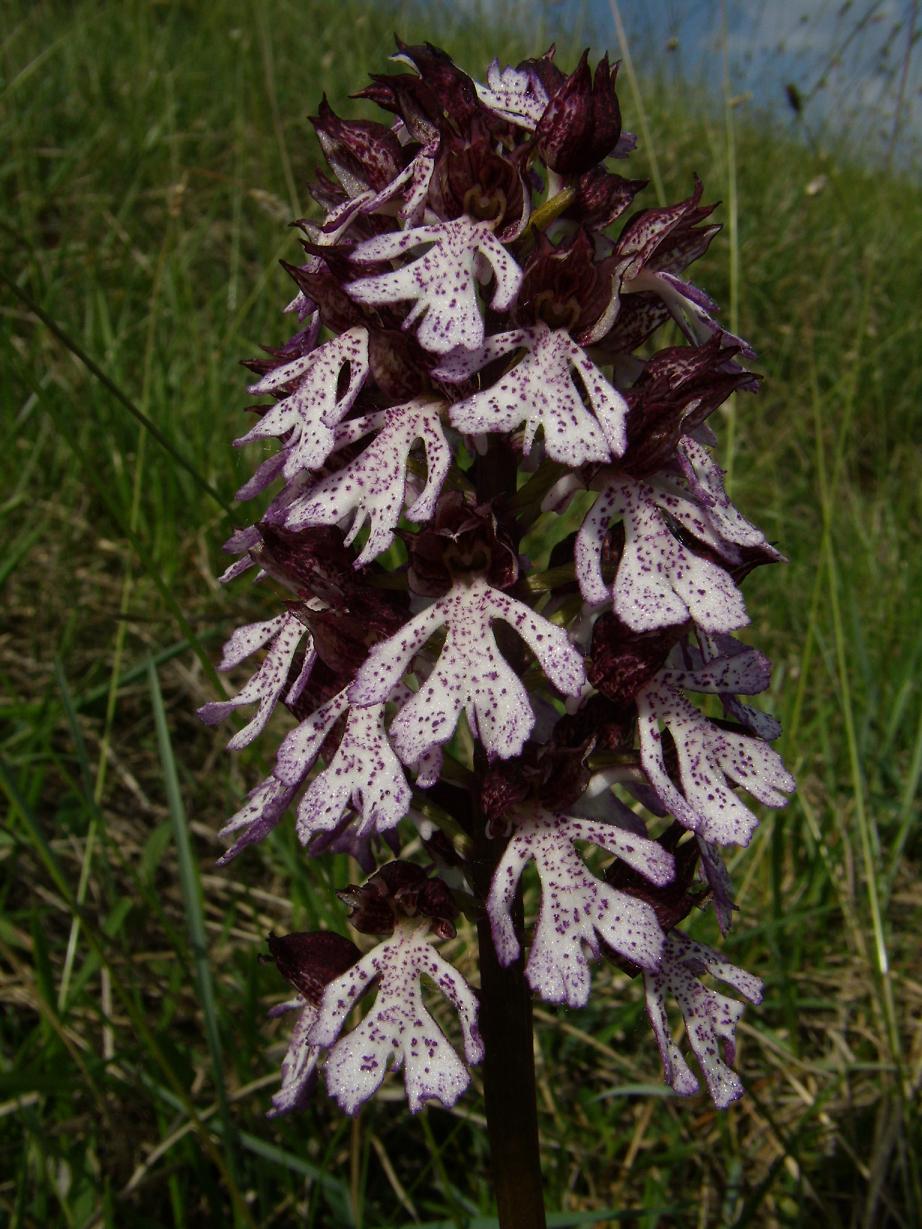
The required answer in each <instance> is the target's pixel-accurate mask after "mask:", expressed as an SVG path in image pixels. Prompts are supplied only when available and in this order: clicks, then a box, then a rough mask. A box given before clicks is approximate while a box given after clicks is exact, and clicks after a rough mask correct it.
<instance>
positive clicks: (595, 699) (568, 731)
mask: <svg viewBox="0 0 922 1229" xmlns="http://www.w3.org/2000/svg"><path fill="white" fill-rule="evenodd" d="M633 735H634V713H633V711H632V710H631V709H629V708H625V707H624V706H621V707H619V706H618V705H616V704H613V703H612V701H611V700H609V699H608V698H607V697H606V696H603V695H601V693H599V694H596V695H593V696H590V697H589V699H588V700H585V701H584V702H583V703H582V704H581V705H580V707H579V708H578V709H577V710H576V712H575V713H567V714H566V715H565V716H563V717H561V718H560V720H559V721H558V722H557V725H556V726H555V728H554V738H555V739H556V741H557V742H558V743H559V745H560V746H562V747H582V746H585V745H586V743H587V740H589V739H590V738H591V739H592V740H593V746H592V749H593V750H595V751H612V752H621V753H623V752H624V751H627V750H631V749H632V748H633V745H634V743H633Z"/></svg>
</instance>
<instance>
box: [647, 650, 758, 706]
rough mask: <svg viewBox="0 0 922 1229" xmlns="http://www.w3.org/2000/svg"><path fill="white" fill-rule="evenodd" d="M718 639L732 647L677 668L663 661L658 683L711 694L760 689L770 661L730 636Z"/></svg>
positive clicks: (756, 691) (745, 692)
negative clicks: (688, 665) (705, 658)
mask: <svg viewBox="0 0 922 1229" xmlns="http://www.w3.org/2000/svg"><path fill="white" fill-rule="evenodd" d="M721 640H722V642H724V643H726V642H727V641H729V642H730V645H732V646H733V648H732V649H729V646H728V649H729V651H727V652H725V653H724V654H721V655H720V656H714V657H709V658H708V659H707V660H699V661H696V662H694V664H693V665H692V666H691V667H690V668H689V667H678V666H675V665H673V664H672V661H671V660H670V661H669V662H667V666H666V669H665V670H662V671H660V674H659V679H660V682H662V683H665V684H667V686H669V687H673V688H678V689H681V688H685V689H686V690H688V691H703V692H710V693H712V694H718V695H719V694H721V693H722V692H732V693H733V694H738V695H744V696H754V695H757V694H758V693H759V692H760V691H764V690H765V689H766V687H768V685H769V683H770V682H771V674H772V664H771V662H770V661H769V660H768V658H767V657H766V656H765V654H764V653H760V652H759V651H758V649H752V648H749V647H748V646H747V645H744V644H740V642H739V641H737V640H733V638H732V637H730V636H724V637H721Z"/></svg>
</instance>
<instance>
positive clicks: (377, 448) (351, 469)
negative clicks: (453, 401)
mask: <svg viewBox="0 0 922 1229" xmlns="http://www.w3.org/2000/svg"><path fill="white" fill-rule="evenodd" d="M355 422H356V423H357V424H359V425H360V427H361V428H362V429H364V430H368V429H371V428H372V426H374V427H379V428H380V429H379V430H378V434H377V435H376V436H375V439H374V440H373V442H372V443H371V444H370V445H369V446H368V448H366V449H365V451H364V452H363V453H362V454H361V455H360V456H359V457H357V458H356V459H355V460H354V461H353V462H351V463H350V464H349V465H348V466H347V467H346V468H345V469H341V470H338V471H337V472H336V473H333V474H330V475H329V476H328V477H326V478H323V479H321V480H320V481H319V482H317V483H316V484H315V485H314V486H312V487H310V488H309V489H308V490H307V491H306V492H305V493H304V494H303V495H301V496H300V497H299V498H298V499H296V500H295V501H294V502H292V503H291V505H290V506H289V508H288V510H287V515H286V522H285V523H286V526H287V528H289V529H304V528H305V527H306V526H312V525H336V524H339V523H340V522H344V521H347V520H348V518H350V517H351V518H352V520H351V525H350V527H349V531H348V533H347V535H346V545H349V544H350V543H351V542H352V541H353V540H354V539H355V537H356V535H357V534H358V532H359V530H360V529H361V528H362V526H363V525H364V524H365V522H366V521H368V522H369V523H370V533H369V536H368V541H367V542H366V543H365V546H364V547H363V549H362V551H361V552H360V553H359V555H358V557H357V559H356V566H360V565H361V564H364V563H369V562H370V561H371V560H372V559H374V557H375V556H376V555H378V554H380V553H381V552H382V551H384V550H387V548H388V547H389V546H390V545H391V543H392V542H393V540H394V530H395V529H396V527H397V523H398V521H399V520H400V517H401V515H402V513H403V505H404V501H405V498H406V492H407V473H406V470H407V459H408V457H409V454H410V451H411V449H412V448H413V446H414V444H415V443H416V441H417V440H418V439H420V440H422V442H423V447H424V448H425V451H426V463H427V465H428V477H427V479H426V484H425V486H424V487H423V489H422V491H421V492H420V494H419V495H418V496H417V498H416V499H415V500H414V502H413V504H412V505H411V506H410V507H409V508H408V509H407V516H409V517H410V519H411V520H415V521H424V520H428V519H429V517H430V516H431V515H432V513H433V510H434V508H435V501H436V500H437V499H438V495H439V491H440V490H441V489H442V483H443V482H444V481H445V476H446V474H447V473H448V469H449V466H450V465H451V451H450V449H449V447H448V444H447V443H446V442H445V436H444V435H443V433H442V426H441V421H440V417H439V404H438V402H434V401H431V400H429V401H427V400H425V399H417V400H415V401H410V402H408V403H407V404H405V405H399V406H393V407H392V408H391V409H389V410H385V411H384V412H383V413H382V414H380V415H373V416H371V417H370V418H369V419H368V420H355ZM345 426H346V427H350V426H353V424H352V423H346V424H345Z"/></svg>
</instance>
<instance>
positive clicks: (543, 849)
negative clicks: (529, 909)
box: [487, 811, 673, 1007]
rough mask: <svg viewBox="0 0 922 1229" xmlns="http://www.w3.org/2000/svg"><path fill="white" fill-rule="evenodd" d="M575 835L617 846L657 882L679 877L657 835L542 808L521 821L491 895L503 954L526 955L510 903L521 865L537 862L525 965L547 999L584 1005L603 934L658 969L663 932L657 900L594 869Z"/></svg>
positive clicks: (508, 959) (507, 960)
mask: <svg viewBox="0 0 922 1229" xmlns="http://www.w3.org/2000/svg"><path fill="white" fill-rule="evenodd" d="M574 841H591V842H592V843H593V844H595V845H599V846H600V847H601V848H603V849H607V850H608V851H609V852H610V853H616V854H617V855H618V856H619V857H621V858H623V859H624V860H625V861H626V862H628V864H629V865H631V866H632V867H633V868H634V869H635V870H638V871H640V873H641V874H643V875H644V876H646V878H648V879H650V880H651V881H652V882H653V883H656V884H664V883H668V882H669V881H670V880H671V879H672V875H673V861H672V858H671V856H670V855H669V854H668V853H666V852H665V851H664V850H663V849H662V848H661V847H660V846H659V845H657V844H656V843H655V842H654V841H649V840H647V839H646V838H645V837H641V836H637V835H634V834H633V833H628V832H624V831H622V830H620V829H618V828H614V827H609V826H608V825H607V824H601V823H596V822H593V821H592V820H587V819H577V818H573V817H571V816H566V815H553V814H551V813H550V812H549V811H538V812H537V813H536V814H535V815H533V816H529V817H528V818H527V819H522V820H520V821H519V822H518V823H517V825H516V828H515V831H514V832H513V835H512V838H511V839H510V841H509V844H508V845H507V846H506V849H505V851H504V853H503V856H502V858H501V859H500V861H499V864H498V865H497V868H496V871H495V873H494V876H493V882H492V884H491V886H490V894H489V897H488V899H487V913H488V915H489V918H490V924H491V927H492V931H493V942H494V945H495V947H496V953H497V956H498V958H499V961H500V963H501V964H503V965H508V964H511V963H512V961H513V960H515V959H516V957H517V956H518V954H519V943H518V940H517V938H516V935H515V929H514V927H513V924H512V918H511V908H512V903H513V901H514V899H515V896H516V891H517V889H518V883H519V879H520V878H521V875H522V871H523V870H524V869H525V866H526V865H527V863H528V862H529V861H534V863H535V866H536V868H537V871H538V876H539V878H540V880H541V909H540V912H539V914H538V921H537V924H536V926H535V933H534V937H533V939H532V944H531V949H530V951H529V956H528V964H527V966H526V976H527V978H528V983H529V985H530V986H531V988H532V989H533V990H534V991H535V992H536V993H537V994H540V995H541V997H542V998H543V999H545V1000H546V1001H547V1002H550V1003H567V1004H569V1006H571V1007H582V1006H583V1005H584V1004H585V1003H586V1001H587V999H588V998H589V990H590V984H591V978H590V974H589V963H588V958H587V954H586V953H587V951H588V952H589V954H591V955H592V956H598V955H599V950H600V948H599V939H600V938H601V939H604V940H605V942H606V943H608V944H609V945H610V946H611V947H612V948H614V950H615V951H617V952H620V953H621V954H622V955H623V956H625V957H626V958H627V959H628V960H630V961H632V962H633V963H634V964H637V965H640V966H641V967H642V968H645V969H655V968H656V967H657V966H658V964H659V958H660V952H661V949H662V944H663V936H662V932H661V931H660V928H659V925H658V923H657V921H656V914H655V913H654V912H653V910H652V909H651V907H650V906H649V905H647V904H645V903H644V902H642V901H640V900H637V899H636V898H635V897H632V896H628V895H627V894H626V893H623V892H619V891H617V890H616V889H615V888H613V887H611V886H610V885H609V884H607V883H603V882H602V880H600V879H596V877H595V876H594V875H591V874H590V873H589V871H588V870H587V869H586V866H585V863H584V862H583V861H582V859H581V858H580V857H579V855H578V854H577V852H576V850H575V849H574V848H573V842H574Z"/></svg>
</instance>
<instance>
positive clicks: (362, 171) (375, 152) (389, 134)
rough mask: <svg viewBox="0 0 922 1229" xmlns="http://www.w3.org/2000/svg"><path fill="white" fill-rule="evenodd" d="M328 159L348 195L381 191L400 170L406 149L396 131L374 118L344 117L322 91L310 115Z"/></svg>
mask: <svg viewBox="0 0 922 1229" xmlns="http://www.w3.org/2000/svg"><path fill="white" fill-rule="evenodd" d="M310 122H311V123H312V124H313V125H314V129H315V131H316V133H317V137H318V139H319V141H320V145H321V147H322V149H323V152H324V154H325V155H326V159H327V162H328V163H329V164H330V167H331V168H332V170H333V171H334V172H335V174H336V177H337V178H338V179H339V181H340V183H341V184H342V185H343V187H344V188H345V189H346V191H347V192H348V193H349V195H350V196H358V195H359V193H360V192H362V191H365V190H367V189H369V188H370V189H372V191H375V192H380V191H381V189H382V188H386V187H387V185H388V184H389V183H390V182H391V181H392V180H393V179H395V178H396V177H397V176H398V175H399V174H400V172H401V171H402V170H403V167H404V161H405V153H404V149H403V146H402V145H401V144H400V142H399V141H398V139H397V136H396V134H395V133H394V132H393V131H392V130H391V129H390V128H387V127H385V125H384V124H378V123H376V122H374V121H373V120H344V119H340V117H339V116H338V115H337V114H336V112H335V111H334V110H333V108H332V107H331V106H330V104H329V103H328V102H327V97H326V94H324V96H323V98H322V100H321V103H320V107H319V113H318V114H317V115H312V116H310Z"/></svg>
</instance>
